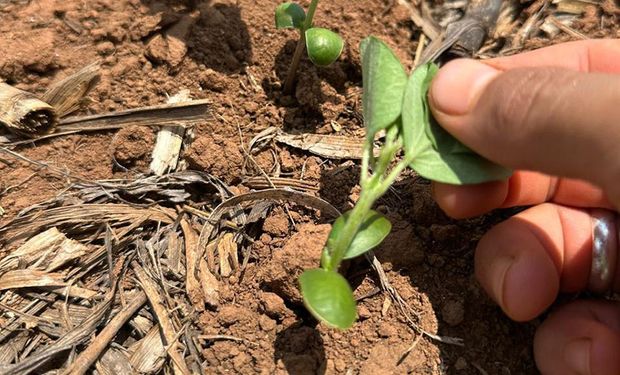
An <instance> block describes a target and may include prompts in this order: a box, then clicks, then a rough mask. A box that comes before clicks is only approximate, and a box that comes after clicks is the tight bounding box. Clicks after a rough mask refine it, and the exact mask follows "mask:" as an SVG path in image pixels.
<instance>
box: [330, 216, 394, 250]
mask: <svg viewBox="0 0 620 375" xmlns="http://www.w3.org/2000/svg"><path fill="white" fill-rule="evenodd" d="M350 216H351V211H348V212H345V213H344V214H343V215H342V216H340V217H339V218H338V219H336V221H335V222H334V225H332V230H331V231H330V232H329V237H328V238H327V243H328V244H333V243H334V241H335V240H336V238H338V236H340V232H341V231H342V228H344V226H345V223H346V222H347V220H349V217H350ZM391 230H392V224H391V223H390V221H389V220H388V219H386V218H385V216H383V215H381V214H380V213H378V212H376V211H373V210H370V211H369V212H368V213H367V214H366V216H364V219H363V221H362V225H361V226H360V229H359V231H358V232H357V233H356V234H355V237H353V241H352V242H351V246H349V248H348V249H347V251H346V253H345V254H344V258H343V259H351V258H355V257H356V256H358V255H362V254H364V253H365V252H367V251H369V250H372V249H373V248H374V247H376V246H378V245H379V244H380V243H381V242H382V241H383V240H384V239H385V237H386V236H387V235H388V234H390V231H391Z"/></svg>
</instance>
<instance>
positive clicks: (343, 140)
mask: <svg viewBox="0 0 620 375" xmlns="http://www.w3.org/2000/svg"><path fill="white" fill-rule="evenodd" d="M276 140H277V141H278V142H280V143H284V144H286V145H288V146H291V147H295V148H299V149H301V150H304V151H309V152H311V153H313V154H315V155H319V156H322V157H324V158H329V159H361V158H362V153H363V148H364V139H356V138H351V137H347V136H341V135H320V134H301V135H292V134H280V135H278V136H277V137H276ZM375 153H377V154H378V150H375Z"/></svg>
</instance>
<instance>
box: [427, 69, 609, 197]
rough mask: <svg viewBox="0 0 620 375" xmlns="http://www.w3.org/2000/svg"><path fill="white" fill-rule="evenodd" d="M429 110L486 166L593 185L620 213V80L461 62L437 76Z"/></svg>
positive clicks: (433, 83) (592, 74)
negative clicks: (487, 161)
mask: <svg viewBox="0 0 620 375" xmlns="http://www.w3.org/2000/svg"><path fill="white" fill-rule="evenodd" d="M429 102H430V105H431V108H432V111H433V115H434V116H435V117H436V119H437V120H438V121H439V123H440V124H441V125H442V126H443V127H444V128H445V129H446V130H447V131H448V132H450V133H451V134H452V135H454V136H455V137H457V138H458V139H459V140H461V141H462V142H463V143H465V144H466V145H468V146H469V147H471V148H472V149H473V150H475V151H476V152H478V153H480V154H481V155H483V156H485V157H486V158H488V159H490V160H493V161H495V162H497V163H499V164H502V165H505V166H508V167H512V168H515V169H525V170H535V171H539V172H544V173H547V174H551V175H555V176H563V177H572V178H580V179H585V180H588V181H590V182H592V183H594V184H597V185H599V186H600V187H602V188H603V189H604V190H605V191H606V193H607V194H608V196H609V199H610V200H611V201H612V202H614V203H615V205H616V207H620V152H619V151H620V147H619V146H620V75H612V74H603V73H582V72H576V71H572V70H568V69H560V68H548V67H542V68H518V69H512V70H508V71H502V70H498V69H496V68H493V67H491V66H489V65H486V64H484V63H481V62H478V61H474V60H466V59H460V60H454V61H451V62H450V63H448V64H446V66H445V67H443V68H442V69H440V71H439V73H438V74H437V76H436V77H435V79H434V80H433V82H432V85H431V88H430V93H429Z"/></svg>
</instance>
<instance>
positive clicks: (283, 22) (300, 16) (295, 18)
mask: <svg viewBox="0 0 620 375" xmlns="http://www.w3.org/2000/svg"><path fill="white" fill-rule="evenodd" d="M305 20H306V12H305V11H304V8H302V7H301V6H300V5H299V4H295V3H282V4H280V5H278V7H277V8H276V28H278V29H301V27H302V26H303V24H304V21H305Z"/></svg>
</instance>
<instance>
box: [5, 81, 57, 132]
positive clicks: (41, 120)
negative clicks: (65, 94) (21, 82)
mask: <svg viewBox="0 0 620 375" xmlns="http://www.w3.org/2000/svg"><path fill="white" fill-rule="evenodd" d="M57 124H58V116H57V114H56V110H55V109H54V108H53V107H52V106H51V105H49V104H47V103H45V102H44V101H42V100H40V99H37V98H36V97H35V96H34V95H33V94H31V93H29V92H26V91H22V90H19V89H17V88H15V87H13V86H10V85H8V84H6V83H4V82H0V125H3V126H4V127H5V128H6V129H7V130H9V131H10V132H12V133H15V134H19V135H23V136H26V137H36V136H39V135H41V134H47V133H50V132H52V131H53V130H54V129H55V128H56V125H57Z"/></svg>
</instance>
